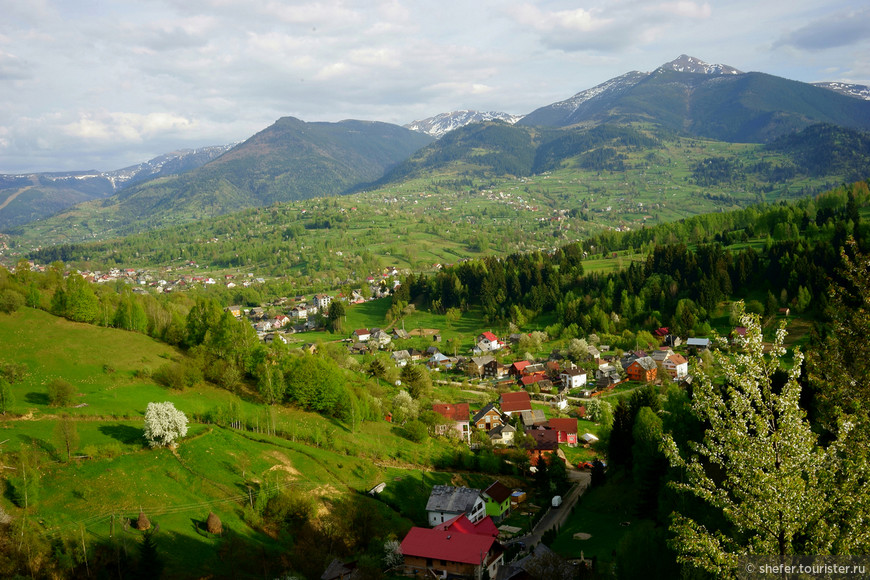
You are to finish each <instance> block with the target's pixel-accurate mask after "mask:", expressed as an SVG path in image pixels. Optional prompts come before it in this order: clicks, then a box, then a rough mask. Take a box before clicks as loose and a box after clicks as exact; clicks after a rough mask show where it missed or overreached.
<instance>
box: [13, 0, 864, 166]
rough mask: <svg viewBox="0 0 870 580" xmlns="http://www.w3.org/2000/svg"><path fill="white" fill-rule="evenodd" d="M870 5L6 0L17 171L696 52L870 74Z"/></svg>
mask: <svg viewBox="0 0 870 580" xmlns="http://www.w3.org/2000/svg"><path fill="white" fill-rule="evenodd" d="M868 12H870V10H868V9H867V8H866V7H864V6H863V4H862V3H860V2H858V0H837V2H836V3H835V4H833V5H832V6H830V7H828V6H826V5H824V4H820V3H819V2H818V0H790V2H789V3H788V4H782V3H774V2H768V3H761V4H759V3H757V2H755V1H750V0H731V1H729V2H724V0H718V1H717V0H653V1H652V2H649V1H647V0H583V1H582V2H577V1H576V0H476V1H475V2H473V3H469V2H467V1H466V0H439V2H437V3H433V2H431V1H429V0H366V1H365V2H362V1H359V0H356V1H355V0H264V1H263V2H259V3H251V2H250V1H249V0H148V1H142V0H136V1H134V0H111V1H109V0H89V1H88V2H84V3H76V2H69V1H64V0H28V1H26V2H25V1H19V0H0V14H2V18H0V139H2V143H3V144H2V147H3V155H0V172H7V171H9V170H11V169H12V168H13V167H14V168H27V169H28V170H29V169H41V170H52V169H60V168H76V167H79V168H92V167H96V168H100V169H117V168H118V167H123V166H125V165H130V164H132V163H135V162H138V161H142V160H144V159H148V158H150V157H153V156H155V155H158V154H161V153H165V152H166V151H167V150H171V149H175V148H178V147H187V146H201V145H216V144H221V143H227V142H232V141H239V140H242V139H245V138H247V137H248V136H250V135H251V134H253V133H254V132H256V131H258V130H260V129H262V128H263V127H265V126H267V125H269V124H270V123H272V122H273V121H274V120H275V119H276V118H278V117H281V116H285V115H294V116H297V117H299V118H302V119H305V120H307V121H319V120H327V121H329V120H333V121H335V120H339V119H344V118H359V119H373V120H383V121H389V122H396V123H406V122H409V121H410V120H412V119H415V118H423V117H427V116H430V115H435V114H438V113H441V112H446V111H449V110H454V109H459V108H476V109H482V110H502V111H506V112H510V113H525V112H529V111H531V110H533V109H534V108H537V107H539V106H543V105H546V104H548V103H551V102H554V101H556V100H561V99H564V98H567V97H569V96H570V95H572V94H575V93H576V92H578V91H581V90H584V89H587V88H590V87H592V86H595V85H596V84H598V83H601V82H604V81H606V80H608V79H610V78H613V77H615V76H617V75H620V74H623V73H625V72H627V71H629V70H652V69H653V68H655V67H656V66H659V65H660V64H662V63H664V62H667V61H669V60H671V59H673V58H675V57H676V56H678V55H679V54H682V53H686V54H691V55H693V56H697V57H698V58H702V59H703V60H705V61H707V62H721V63H725V64H730V65H733V66H736V67H737V68H740V69H742V70H760V71H764V72H769V73H771V74H781V75H782V76H787V77H788V78H796V79H797V80H820V79H821V80H824V79H825V76H826V75H828V74H833V73H830V72H829V71H826V69H830V68H831V67H832V66H833V67H834V69H833V70H834V71H840V74H841V76H846V75H848V76H849V77H851V78H852V79H853V80H855V81H856V82H861V80H860V79H862V78H864V79H867V78H870V63H868V57H867V56H866V54H867V53H868V51H867V50H866V45H865V44H864V43H865V42H866V40H865V39H866V33H865V32H864V31H865V30H867V29H870V18H868ZM776 38H779V39H780V40H779V42H778V44H776V45H775V46H774V49H778V50H771V39H776ZM862 48H863V49H864V50H862ZM810 51H812V52H811V53H810ZM830 80H838V79H837V78H830ZM865 82H866V81H865ZM164 148H167V149H164Z"/></svg>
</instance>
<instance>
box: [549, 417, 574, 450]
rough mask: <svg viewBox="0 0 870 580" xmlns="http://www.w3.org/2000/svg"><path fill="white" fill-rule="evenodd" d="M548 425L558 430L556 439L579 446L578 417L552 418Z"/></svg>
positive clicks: (569, 444)
mask: <svg viewBox="0 0 870 580" xmlns="http://www.w3.org/2000/svg"><path fill="white" fill-rule="evenodd" d="M547 426H548V427H550V429H552V430H553V431H555V432H556V441H558V442H559V443H564V444H566V445H568V446H569V447H577V419H570V418H569V419H550V420H549V421H547Z"/></svg>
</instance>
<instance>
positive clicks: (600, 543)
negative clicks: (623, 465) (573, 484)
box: [550, 480, 647, 570]
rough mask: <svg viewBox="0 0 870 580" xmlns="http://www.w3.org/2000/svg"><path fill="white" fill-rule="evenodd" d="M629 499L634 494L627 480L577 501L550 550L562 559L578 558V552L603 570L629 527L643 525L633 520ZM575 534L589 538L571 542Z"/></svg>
mask: <svg viewBox="0 0 870 580" xmlns="http://www.w3.org/2000/svg"><path fill="white" fill-rule="evenodd" d="M633 498H634V491H633V489H632V486H631V484H630V483H629V482H628V481H627V480H622V481H615V482H614V481H609V482H607V483H606V484H605V485H603V486H601V487H596V488H591V489H590V490H589V491H587V492H586V493H584V494H583V496H582V497H581V498H580V501H579V502H578V503H577V505H576V507H575V508H574V510H573V511H572V512H571V515H570V516H569V517H568V520H567V521H566V522H565V524H564V525H563V526H562V527H561V528H560V530H559V534H558V536H557V537H556V540H555V541H554V542H553V544H552V546H550V547H551V548H552V549H553V550H554V551H555V552H557V553H558V554H561V555H562V556H564V557H566V558H579V557H580V552H581V551H582V552H583V555H584V556H585V557H586V558H591V557H597V558H598V569H599V570H603V569H606V568H607V567H608V564H612V563H613V562H612V552H613V550H615V549H616V546H617V545H618V544H619V540H620V539H621V538H622V537H623V536H624V535H625V534H626V533H627V532H628V531H629V530H630V529H632V526H637V525H639V524H640V523H641V522H644V521H647V520H637V519H635V518H634V516H633V514H632V512H633V507H634V506H633V501H634V500H633ZM626 524H627V525H626ZM577 533H584V534H590V536H591V537H590V538H589V539H586V540H579V539H575V538H574V534H577Z"/></svg>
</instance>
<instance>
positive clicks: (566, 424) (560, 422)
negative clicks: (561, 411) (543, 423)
mask: <svg viewBox="0 0 870 580" xmlns="http://www.w3.org/2000/svg"><path fill="white" fill-rule="evenodd" d="M549 425H550V428H552V429H555V430H556V431H562V432H563V433H577V419H550V423H549Z"/></svg>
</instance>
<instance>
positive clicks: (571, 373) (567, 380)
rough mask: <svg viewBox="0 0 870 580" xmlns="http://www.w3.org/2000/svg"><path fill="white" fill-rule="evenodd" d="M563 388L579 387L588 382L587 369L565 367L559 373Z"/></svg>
mask: <svg viewBox="0 0 870 580" xmlns="http://www.w3.org/2000/svg"><path fill="white" fill-rule="evenodd" d="M559 378H560V379H561V380H562V388H563V389H577V388H580V387H582V386H583V385H585V384H586V371H584V370H582V369H565V370H564V371H562V372H561V373H560V374H559Z"/></svg>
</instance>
